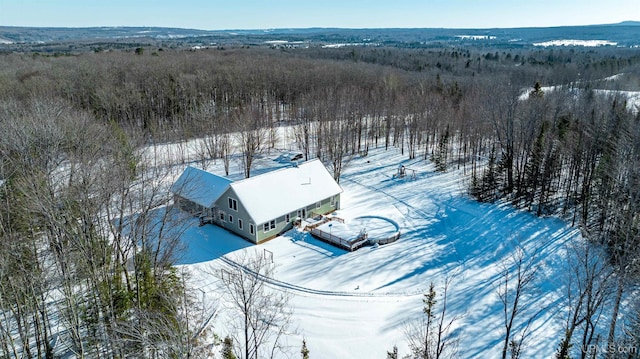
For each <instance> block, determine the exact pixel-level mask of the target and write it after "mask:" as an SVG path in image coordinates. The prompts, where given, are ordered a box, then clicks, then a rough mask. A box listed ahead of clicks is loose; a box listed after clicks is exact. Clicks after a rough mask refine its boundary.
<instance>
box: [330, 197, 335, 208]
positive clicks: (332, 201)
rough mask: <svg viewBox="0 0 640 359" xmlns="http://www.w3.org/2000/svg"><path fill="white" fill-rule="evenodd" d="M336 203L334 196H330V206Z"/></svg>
mask: <svg viewBox="0 0 640 359" xmlns="http://www.w3.org/2000/svg"><path fill="white" fill-rule="evenodd" d="M335 205H336V196H333V197H331V206H335Z"/></svg>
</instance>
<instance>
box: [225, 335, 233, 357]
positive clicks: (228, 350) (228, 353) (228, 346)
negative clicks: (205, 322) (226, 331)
mask: <svg viewBox="0 0 640 359" xmlns="http://www.w3.org/2000/svg"><path fill="white" fill-rule="evenodd" d="M222 358H223V359H236V355H235V354H233V339H231V337H230V336H226V337H225V338H224V340H223V341H222Z"/></svg>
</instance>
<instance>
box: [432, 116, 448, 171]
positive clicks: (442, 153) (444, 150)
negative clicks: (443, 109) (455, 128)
mask: <svg viewBox="0 0 640 359" xmlns="http://www.w3.org/2000/svg"><path fill="white" fill-rule="evenodd" d="M449 137H450V135H449V126H448V125H447V130H446V131H445V133H444V134H443V135H441V136H440V140H439V141H438V147H437V148H436V152H435V153H434V154H433V156H432V157H431V160H432V161H433V163H434V164H435V166H436V171H438V172H446V171H447V154H448V152H449Z"/></svg>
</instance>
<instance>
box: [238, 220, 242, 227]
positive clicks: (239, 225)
mask: <svg viewBox="0 0 640 359" xmlns="http://www.w3.org/2000/svg"><path fill="white" fill-rule="evenodd" d="M238 228H240V229H242V219H240V218H238Z"/></svg>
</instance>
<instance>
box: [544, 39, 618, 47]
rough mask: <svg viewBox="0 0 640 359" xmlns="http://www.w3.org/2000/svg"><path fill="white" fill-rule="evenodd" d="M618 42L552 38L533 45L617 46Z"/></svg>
mask: <svg viewBox="0 0 640 359" xmlns="http://www.w3.org/2000/svg"><path fill="white" fill-rule="evenodd" d="M616 45H618V43H617V42H612V41H608V40H573V39H561V40H551V41H544V42H537V43H534V44H533V46H543V47H549V46H584V47H598V46H616Z"/></svg>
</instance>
